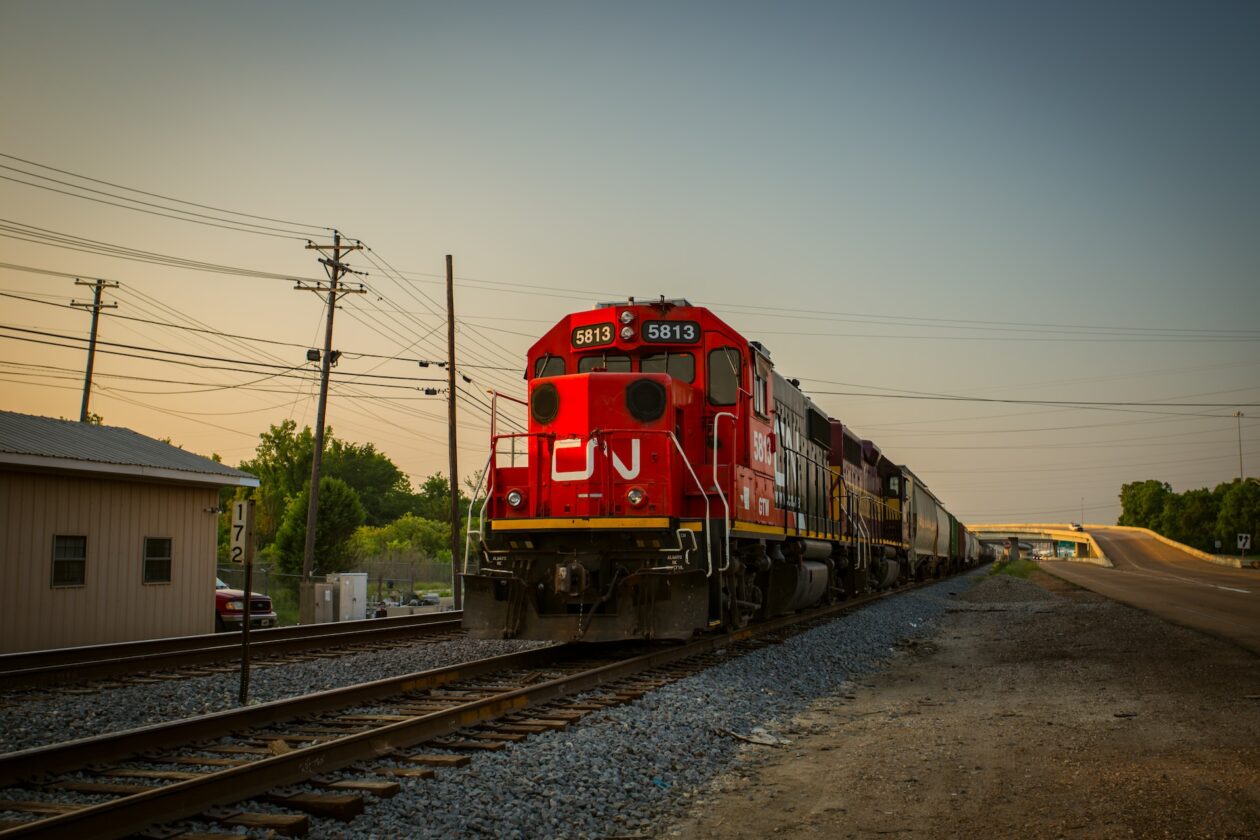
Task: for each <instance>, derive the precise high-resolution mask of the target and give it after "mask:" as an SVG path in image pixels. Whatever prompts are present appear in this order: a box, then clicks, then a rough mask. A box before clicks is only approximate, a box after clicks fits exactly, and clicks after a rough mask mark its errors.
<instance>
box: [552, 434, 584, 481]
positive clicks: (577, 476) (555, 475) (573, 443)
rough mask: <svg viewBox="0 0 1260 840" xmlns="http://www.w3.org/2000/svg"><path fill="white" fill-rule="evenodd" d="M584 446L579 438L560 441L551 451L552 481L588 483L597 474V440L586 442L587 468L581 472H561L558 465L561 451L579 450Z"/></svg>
mask: <svg viewBox="0 0 1260 840" xmlns="http://www.w3.org/2000/svg"><path fill="white" fill-rule="evenodd" d="M581 445H582V441H580V440H578V439H577V438H570V439H568V440H558V441H556V445H555V446H553V447H552V449H551V480H552V481H586V480H587V479H588V478H590V477H591V476H593V475H594V474H595V439H594V438H592V439H590V440H588V441H587V442H586V466H585V467H583V468H582V469H580V470H566V471H564V472H561V471H560V470H559V468H558V465H557V464H556V456H557V455H559V454H560V450H561V449H577V448H578V447H580V446H581Z"/></svg>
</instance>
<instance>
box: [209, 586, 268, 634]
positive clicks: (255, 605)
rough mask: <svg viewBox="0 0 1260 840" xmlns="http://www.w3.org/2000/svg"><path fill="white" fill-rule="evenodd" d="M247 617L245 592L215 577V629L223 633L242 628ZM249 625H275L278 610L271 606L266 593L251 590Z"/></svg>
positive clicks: (251, 626) (251, 627) (253, 626)
mask: <svg viewBox="0 0 1260 840" xmlns="http://www.w3.org/2000/svg"><path fill="white" fill-rule="evenodd" d="M244 618H245V593H244V591H242V590H240V589H229V588H228V585H227V584H226V583H224V582H223V581H221V580H219V579H218V578H215V579H214V629H215V630H216V631H217V632H220V633H222V632H223V631H225V630H240V629H241V625H242V624H244V623H245V622H244ZM249 626H250V629H253V628H255V627H275V626H276V612H275V610H273V609H272V608H271V599H270V598H269V597H267V596H266V595H259V594H258V593H257V592H251V593H250V597H249Z"/></svg>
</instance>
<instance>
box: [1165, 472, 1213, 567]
mask: <svg viewBox="0 0 1260 840" xmlns="http://www.w3.org/2000/svg"><path fill="white" fill-rule="evenodd" d="M1219 512H1220V500H1219V498H1218V497H1217V495H1216V494H1215V493H1213V492H1212V491H1211V490H1208V489H1207V488H1206V487H1203V488H1200V489H1198V490H1187V491H1186V492H1184V493H1182V494H1180V495H1177V494H1175V493H1174V494H1173V495H1171V496H1169V497H1168V500H1167V501H1166V502H1165V504H1164V511H1163V513H1162V514H1161V517H1160V520H1161V527H1160V528H1159V529H1157V530H1158V531H1159V533H1161V534H1163V535H1164V536H1166V537H1169V538H1170V539H1174V540H1176V541H1177V542H1180V543H1185V544H1186V545H1189V546H1193V547H1195V548H1198V549H1202V550H1203V551H1211V550H1212V549H1213V548H1214V545H1213V538H1214V537H1215V535H1216V520H1217V516H1218V515H1219Z"/></svg>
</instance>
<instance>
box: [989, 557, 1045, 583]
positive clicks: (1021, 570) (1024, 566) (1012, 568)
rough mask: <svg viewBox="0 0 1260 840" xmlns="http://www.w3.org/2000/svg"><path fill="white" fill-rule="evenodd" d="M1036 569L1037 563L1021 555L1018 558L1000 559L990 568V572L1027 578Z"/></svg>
mask: <svg viewBox="0 0 1260 840" xmlns="http://www.w3.org/2000/svg"><path fill="white" fill-rule="evenodd" d="M1036 570H1037V564H1036V563H1034V562H1033V561H1032V560H1028V559H1026V558H1023V557H1021V558H1019V559H1018V560H1000V561H998V562H997V563H994V564H993V568H991V569H990V570H989V574H991V575H1010V576H1011V577H1017V578H1025V579H1027V578H1028V576H1029V575H1031V574H1032V573H1033V572H1034V571H1036Z"/></svg>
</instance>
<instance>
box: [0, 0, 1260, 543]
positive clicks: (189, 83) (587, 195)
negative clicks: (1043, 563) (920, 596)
mask: <svg viewBox="0 0 1260 840" xmlns="http://www.w3.org/2000/svg"><path fill="white" fill-rule="evenodd" d="M1257 44H1260V6H1257V5H1256V4H1255V3H1248V2H1199V3H1189V2H1186V3H1153V2H1089V3H1074V2H1055V3H1048V2H1047V3H1011V2H987V3H986V2H949V3H933V2H864V3H846V2H826V3H805V2H787V3H739V2H704V3H694V2H671V3H655V2H636V3H606V2H586V3H578V2H506V3H482V2H459V3H444V4H426V3H402V2H396V3H386V2H362V3H355V4H344V3H323V2H304V3H297V2H269V3H252V2H251V3H246V2H215V3H191V2H147V3H146V2H109V3H84V2H75V3H68V2H46V1H41V2H29V3H28V2H13V1H12V0H0V79H3V80H4V84H2V85H0V115H2V116H0V153H2V154H3V155H5V157H0V167H3V168H0V219H3V221H2V222H0V293H3V295H4V296H3V297H0V313H2V315H0V324H3V329H0V339H2V340H0V407H3V408H5V409H8V410H13V411H19V412H25V413H30V414H43V415H48V416H53V417H57V416H65V417H68V418H77V416H78V411H79V401H80V393H81V385H82V370H83V364H84V356H85V354H84V351H83V350H82V342H81V341H75V340H73V339H81V338H83V337H84V336H86V334H87V331H88V315H87V314H86V313H85V312H84V311H82V310H81V309H71V308H67V307H66V306H64V304H67V303H69V301H70V300H71V299H75V300H78V301H83V300H85V299H86V298H87V294H86V290H85V289H82V288H76V287H75V285H74V279H73V278H74V277H82V278H96V277H102V278H107V279H110V280H114V281H118V282H119V283H120V284H121V286H120V287H119V288H118V289H112V290H110V293H109V294H107V296H106V299H107V300H109V301H113V302H117V303H118V308H117V309H113V310H108V311H107V313H106V314H105V315H104V316H103V317H102V325H101V335H100V337H101V339H102V341H109V342H114V343H115V345H131V348H132V349H126V348H120V347H117V346H115V345H111V346H110V347H109V348H107V349H111V350H113V351H117V352H127V353H132V354H135V355H143V356H153V355H156V353H155V351H156V350H158V349H160V350H167V351H173V352H176V353H185V354H189V355H188V356H174V355H170V354H167V355H166V358H168V359H170V360H182V362H183V364H173V363H172V362H171V361H168V362H164V363H158V362H153V361H145V360H141V359H135V358H131V357H127V356H121V355H114V354H102V355H100V356H98V358H97V364H96V372H97V374H98V378H97V381H96V390H95V391H94V395H93V399H92V408H93V410H94V411H96V412H99V413H100V414H101V415H103V417H104V420H105V422H106V423H107V424H110V425H120V426H127V427H130V428H133V429H135V430H136V431H139V432H142V433H144V434H148V435H153V436H156V437H166V436H170V437H171V438H172V439H173V441H174V442H175V443H177V444H180V445H182V446H184V447H185V448H186V449H189V450H192V451H196V452H200V453H203V454H210V453H211V452H214V453H218V454H220V455H221V456H222V457H223V459H224V460H225V461H226V462H228V463H232V464H235V463H238V462H239V461H241V460H242V459H244V458H247V457H250V455H251V454H252V453H253V450H254V446H255V445H256V443H257V436H258V433H259V432H260V431H263V430H265V429H266V428H267V426H268V425H269V424H272V423H279V422H280V421H281V420H283V419H285V418H293V419H294V420H296V421H297V422H298V424H299V425H305V424H311V423H313V421H314V414H315V407H314V405H315V401H314V398H313V395H314V393H315V382H316V377H315V374H314V367H313V366H311V365H306V364H305V363H304V360H305V349H304V348H306V347H314V346H317V345H318V344H320V343H321V342H322V325H323V312H322V310H321V306H320V302H319V300H318V299H317V298H316V297H315V296H314V295H312V294H309V293H305V292H298V291H295V290H293V282H292V280H291V279H290V278H318V277H320V276H321V275H322V272H321V270H320V269H319V266H318V265H317V263H316V262H315V256H314V254H313V253H312V252H310V251H308V250H306V249H305V248H304V247H303V245H304V238H305V237H306V236H308V235H310V236H318V235H319V234H320V233H323V234H324V236H325V237H326V236H327V233H326V231H324V230H323V229H325V228H334V227H335V228H337V229H339V230H340V231H342V232H343V233H344V234H345V235H347V236H349V237H353V238H356V239H360V240H362V241H363V242H364V243H366V244H367V245H369V246H370V247H371V248H372V252H371V253H370V254H367V253H362V254H358V255H356V256H355V257H353V258H352V259H351V262H352V263H353V264H354V265H355V267H356V268H359V269H362V270H364V271H366V272H368V276H366V277H364V278H360V279H362V280H363V282H364V283H365V284H366V285H367V287H368V288H369V290H370V293H368V294H363V295H355V296H352V297H348V298H347V299H346V300H345V308H344V309H342V310H340V311H339V312H338V315H337V328H336V341H335V342H334V344H335V346H336V347H338V348H339V349H341V350H342V353H343V356H342V359H341V360H340V362H339V364H338V368H337V370H338V373H339V374H342V379H341V380H340V381H339V383H338V384H335V385H334V389H333V395H332V398H331V400H330V408H329V424H330V425H331V426H332V427H333V429H334V431H335V434H336V435H337V436H339V437H341V438H344V439H347V440H352V441H356V442H368V441H371V442H374V443H375V444H376V445H377V446H378V447H379V448H380V449H381V450H383V451H384V452H385V453H386V454H388V455H389V456H390V457H391V458H393V459H394V461H395V462H396V463H398V465H399V466H400V467H401V468H402V469H403V470H405V471H406V472H407V473H408V474H410V475H411V477H412V478H413V479H414V480H416V481H421V480H423V478H424V477H425V476H426V475H428V474H430V473H432V472H436V471H443V472H445V470H446V427H445V403H444V402H443V398H442V397H440V396H438V397H432V396H430V397H425V396H424V395H423V393H422V392H419V391H416V390H415V389H416V388H423V387H424V386H425V385H426V384H428V383H424V382H421V381H417V380H418V379H419V378H424V377H433V378H440V377H441V376H442V375H443V374H442V372H441V371H440V370H438V369H437V368H436V367H433V366H430V367H428V368H422V367H420V366H419V365H418V364H417V362H416V360H418V359H432V360H437V359H441V358H444V356H445V349H444V342H445V326H444V323H443V320H442V317H443V312H442V305H443V304H444V289H443V281H442V276H443V271H444V255H445V254H448V253H449V254H453V255H454V257H455V267H456V275H457V277H458V278H459V280H458V282H457V300H456V310H457V313H458V314H459V315H460V334H459V347H460V349H459V353H460V360H461V362H462V370H463V372H464V373H465V374H466V375H467V376H468V377H469V378H470V379H471V380H473V381H472V382H470V383H468V384H466V385H464V387H465V388H466V389H467V391H468V392H469V397H468V401H467V402H466V404H461V406H460V411H461V419H462V421H461V425H460V443H461V452H460V460H461V473H463V474H464V475H468V474H471V473H472V472H474V471H475V470H476V469H478V468H479V467H480V466H481V464H482V463H483V461H484V458H485V454H486V451H487V424H486V415H485V413H484V408H482V407H480V406H479V404H477V403H476V402H475V400H480V399H482V395H483V394H484V392H485V390H486V389H488V388H499V389H501V390H504V391H505V392H508V393H512V394H516V395H520V394H522V393H523V383H522V381H521V377H520V371H521V368H522V366H523V361H522V360H523V356H524V351H525V349H526V348H527V347H528V346H529V345H530V344H531V343H532V341H533V339H534V338H535V337H536V336H538V335H540V334H541V333H542V332H543V331H544V330H546V329H547V327H548V326H549V325H550V324H551V323H554V322H555V321H556V320H557V319H558V318H560V317H561V316H563V315H564V314H566V313H567V312H570V311H575V310H580V309H585V308H588V307H589V306H590V305H591V304H592V303H594V302H595V301H600V300H614V299H624V298H625V297H626V296H627V295H634V296H636V297H656V296H657V295H660V294H664V295H666V296H668V297H685V298H688V299H690V300H691V301H692V302H694V303H698V304H704V305H707V306H710V307H711V308H712V309H713V310H714V311H715V312H717V313H718V314H719V315H720V316H721V317H723V318H725V319H726V320H727V321H728V322H730V323H731V324H732V325H734V326H735V327H737V328H739V329H740V330H742V331H743V332H744V333H745V334H746V335H747V336H748V337H750V338H753V339H757V340H760V341H762V342H763V343H764V344H766V345H767V346H768V347H769V348H770V349H771V351H772V353H773V358H774V361H775V363H776V365H777V366H778V368H779V369H780V370H781V371H782V372H783V373H784V374H785V375H787V376H789V377H796V378H799V379H800V380H801V382H802V387H803V388H805V390H806V391H807V392H808V393H810V394H811V395H812V396H813V397H814V398H815V400H817V401H818V403H819V404H820V405H822V406H823V407H824V408H826V410H827V411H829V412H830V413H831V414H832V415H833V416H834V417H837V418H839V419H842V420H844V421H845V422H847V423H849V424H851V425H852V426H853V427H855V428H856V429H857V430H858V431H859V432H861V433H862V434H863V435H865V436H866V437H869V438H872V439H874V440H875V441H876V442H877V443H879V444H880V445H881V446H882V447H883V449H884V450H885V452H886V453H887V454H888V455H889V456H890V457H892V458H893V459H894V460H897V461H899V462H902V463H906V464H909V465H910V466H911V467H912V468H913V469H914V470H915V471H916V472H917V473H918V474H919V475H920V476H921V477H922V478H923V479H924V480H925V481H926V482H927V484H928V485H929V486H930V487H931V488H932V489H933V490H934V491H935V492H936V493H937V494H938V495H939V496H940V497H941V499H942V500H943V501H944V502H945V504H946V505H947V506H948V507H949V508H950V509H951V510H953V511H954V512H955V513H956V514H958V515H959V516H960V518H962V519H964V520H969V521H973V522H976V521H1065V520H1076V519H1079V518H1080V516H1081V508H1082V506H1083V507H1084V516H1085V519H1086V520H1087V521H1089V522H1098V523H1109V522H1114V521H1115V517H1116V516H1117V515H1118V514H1119V503H1118V498H1117V496H1118V493H1119V490H1120V486H1121V484H1123V483H1124V482H1127V481H1135V480H1142V479H1148V478H1155V479H1160V480H1163V481H1168V482H1169V483H1171V484H1172V485H1173V487H1174V489H1177V490H1185V489H1190V488H1195V487H1203V486H1208V487H1211V486H1214V485H1216V484H1217V483H1219V482H1222V481H1229V480H1231V479H1232V478H1236V477H1237V475H1238V469H1239V448H1240V446H1239V432H1240V430H1241V438H1242V442H1241V449H1242V457H1243V460H1244V462H1245V469H1246V472H1247V473H1248V474H1250V475H1256V474H1257V473H1258V472H1260V446H1257V442H1258V440H1260V433H1258V431H1257V429H1258V427H1257V422H1258V421H1260V201H1258V200H1257V196H1260V156H1258V153H1257V148H1260V96H1258V95H1257V90H1258V89H1260V49H1257V46H1256V45H1257ZM49 167H51V169H50V168H49ZM54 170H62V172H60V173H59V172H57V171H54ZM76 176H87V177H89V178H93V179H97V181H86V180H83V179H82V178H79V177H76ZM101 181H103V182H107V183H106V184H103V183H100V182H101ZM122 187H127V188H133V189H137V190H143V191H145V192H147V193H152V194H155V195H150V196H145V195H141V194H138V193H135V192H129V191H126V190H124V189H121V188H122ZM87 190H97V191H98V192H88V191H87ZM58 191H60V192H58ZM65 193H73V195H67V194H65ZM116 196H126V197H129V198H131V199H138V200H142V201H147V202H149V205H138V204H135V203H134V202H127V201H121V200H119V199H118V198H116ZM155 196H163V197H164V198H157V197H155ZM169 199H179V200H182V201H185V202H194V203H196V204H198V205H204V207H202V208H200V209H198V208H194V207H191V206H190V205H187V204H175V203H174V202H172V201H170V200H169ZM104 202H114V203H124V204H128V205H129V206H130V207H132V208H137V207H138V208H141V209H144V210H148V211H152V212H139V211H137V210H136V209H124V208H120V207H117V206H112V205H111V204H108V203H104ZM166 207H178V208H182V209H184V210H186V211H189V210H191V211H192V212H196V213H200V214H202V215H201V216H200V217H193V216H188V215H186V214H179V213H174V214H172V215H181V216H182V219H180V220H177V219H171V218H167V217H164V216H159V215H155V213H157V212H164V210H163V209H162V208H166ZM210 208H214V209H210ZM227 210H230V211H237V212H239V213H247V214H252V216H253V217H265V219H266V220H268V221H264V220H262V219H259V218H248V219H247V218H246V217H241V216H236V215H229V214H226V213H225V212H223V211H227ZM225 218H231V219H235V220H238V221H240V222H242V223H243V224H241V225H228V227H246V228H249V230H250V231H252V232H243V231H241V230H231V229H226V228H225V227H215V226H211V225H212V224H223V220H224V219H225ZM250 223H252V224H250ZM253 225H264V226H266V229H263V228H260V227H254V226H253ZM84 240H90V242H85V241H84ZM50 243H55V244H50ZM119 246H122V247H124V248H126V249H134V250H130V251H128V253H129V254H130V255H131V256H133V257H134V256H136V254H135V253H134V252H135V251H143V252H147V253H148V254H150V255H152V254H160V255H164V257H176V258H178V260H170V259H165V258H163V259H161V260H156V259H155V258H153V257H151V256H150V257H148V258H147V261H138V260H135V259H124V258H121V256H120V255H119V254H120V252H119V251H118V250H117V249H118V247H119ZM190 262H196V263H199V264H203V265H200V266H199V268H202V269H204V268H206V265H204V264H210V267H211V268H212V269H213V270H195V269H194V267H192V266H190V265H189V263H190ZM172 263H178V265H176V264H172ZM225 266H226V267H231V268H234V269H242V268H243V269H247V271H246V272H244V273H240V272H235V273H224V272H223V270H222V269H223V267H225ZM119 316H126V317H127V318H131V319H141V320H124V319H123V318H122V317H119ZM155 322H156V323H155ZM171 325H180V326H171ZM190 326H191V327H195V328H196V329H195V330H190V329H186V327H190ZM196 330H201V332H198V331H196ZM430 331H432V332H431V333H430ZM215 333H230V334H232V335H234V336H239V338H232V339H221V338H218V337H216V336H215V335H214V334H215ZM64 336H69V337H71V338H64ZM263 340H265V341H263ZM37 342H44V343H37ZM268 342H270V343H268ZM54 344H64V345H72V346H70V347H58V346H53V345H54ZM196 357H201V358H196ZM207 357H208V358H207ZM211 359H213V360H214V361H211ZM249 362H262V363H265V364H268V365H277V366H280V367H271V368H266V367H262V366H260V365H250V364H248V363H249ZM194 363H195V364H200V365H202V367H192V366H190V365H191V364H194ZM286 366H287V367H291V368H293V370H290V371H287V372H286V374H285V375H284V376H277V375H276V374H277V373H278V372H280V371H281V370H282V368H283V367H286ZM220 368H221V369H220ZM351 374H363V375H364V376H362V377H361V378H358V379H351V378H350V375H351ZM372 377H396V378H394V379H382V378H372ZM432 384H433V385H434V386H437V387H444V383H443V382H436V383H432ZM461 384H463V383H461ZM385 385H393V386H398V387H393V388H385V387H383V386H385ZM230 386H239V387H230ZM207 387H213V388H215V390H212V391H207V390H206V388H207ZM927 397H931V399H927ZM982 400H1007V401H1013V402H985V401H982ZM1035 400H1043V401H1052V402H1054V403H1056V404H1052V405H1037V404H1031V403H1029V402H1026V401H1035ZM1085 402H1106V403H1125V402H1128V403H1168V404H1170V405H1167V406H1164V407H1159V406H1150V405H1145V406H1141V405H1138V406H1135V405H1123V406H1122V405H1099V406H1093V407H1085V406H1082V405H1080V403H1085ZM1239 410H1241V411H1243V412H1244V413H1245V414H1246V415H1247V416H1246V417H1244V418H1243V419H1242V420H1241V423H1239V421H1238V420H1236V418H1235V417H1234V412H1235V411H1239Z"/></svg>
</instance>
